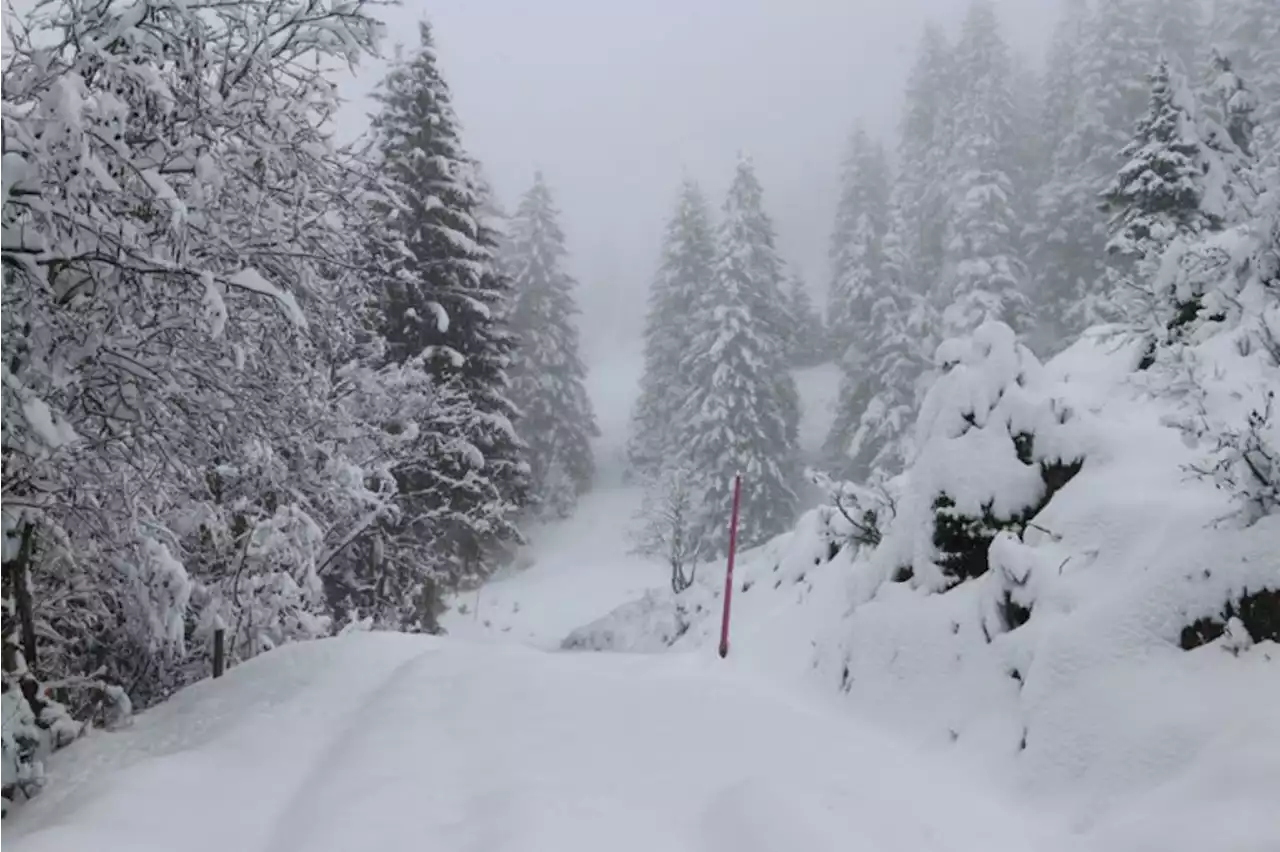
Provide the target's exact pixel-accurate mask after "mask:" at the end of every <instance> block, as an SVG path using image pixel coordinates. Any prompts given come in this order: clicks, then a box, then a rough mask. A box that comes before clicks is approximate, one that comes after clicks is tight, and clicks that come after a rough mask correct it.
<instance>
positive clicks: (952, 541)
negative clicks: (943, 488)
mask: <svg viewBox="0 0 1280 852" xmlns="http://www.w3.org/2000/svg"><path fill="white" fill-rule="evenodd" d="M1014 442H1015V446H1016V447H1017V452H1018V459H1019V460H1020V461H1021V462H1022V463H1023V464H1026V465H1028V466H1030V465H1031V464H1035V465H1037V466H1038V467H1039V469H1040V479H1041V481H1042V482H1043V483H1044V493H1043V495H1042V496H1041V498H1040V499H1039V500H1038V501H1037V502H1036V503H1035V504H1033V505H1031V506H1027V507H1025V508H1023V509H1022V510H1020V511H1017V512H1014V513H1013V514H1012V515H1010V516H1008V517H998V516H997V515H996V514H995V513H994V512H993V511H992V506H993V502H994V501H989V502H987V503H986V504H984V505H983V506H982V510H981V514H980V515H979V516H978V517H972V516H969V515H964V514H960V513H958V512H956V511H955V501H954V500H953V499H952V498H951V497H950V496H948V495H947V494H939V495H938V496H937V497H936V498H935V499H934V502H933V511H934V527H933V544H934V546H935V547H936V548H937V549H938V559H937V561H938V565H939V567H941V568H942V572H943V573H944V574H946V575H947V576H948V577H951V578H953V579H954V580H955V581H956V582H957V583H961V582H964V581H965V580H972V579H976V578H978V577H981V576H982V575H983V574H985V573H987V570H988V569H989V568H990V567H991V566H990V563H989V561H988V551H989V549H990V547H991V542H992V541H993V540H994V539H995V537H996V534H997V533H999V532H1001V531H1003V530H1011V531H1013V532H1015V533H1016V534H1017V535H1019V536H1021V535H1022V533H1023V532H1024V531H1025V529H1026V527H1027V525H1028V524H1029V523H1031V521H1032V519H1034V518H1035V516H1036V515H1038V514H1040V512H1041V511H1043V510H1044V508H1045V507H1046V506H1048V505H1049V501H1050V500H1052V499H1053V496H1054V495H1055V494H1057V493H1058V492H1059V491H1061V490H1062V489H1063V488H1064V487H1065V486H1066V484H1067V483H1068V482H1070V481H1071V480H1072V479H1073V478H1074V477H1075V475H1076V474H1078V473H1079V472H1080V470H1081V469H1082V468H1083V467H1084V459H1075V460H1072V461H1062V460H1052V461H1051V460H1041V461H1039V462H1036V461H1033V458H1034V455H1033V453H1034V447H1035V439H1034V436H1032V435H1030V434H1028V433H1019V434H1018V435H1017V436H1015V438H1014ZM1023 620H1024V621H1025V619H1023Z"/></svg>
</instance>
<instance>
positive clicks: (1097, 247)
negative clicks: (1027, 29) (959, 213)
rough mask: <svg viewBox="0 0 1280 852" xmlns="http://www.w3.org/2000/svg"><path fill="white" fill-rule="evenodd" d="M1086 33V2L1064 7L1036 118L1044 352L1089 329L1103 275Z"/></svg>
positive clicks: (1037, 338)
mask: <svg viewBox="0 0 1280 852" xmlns="http://www.w3.org/2000/svg"><path fill="white" fill-rule="evenodd" d="M1089 34H1090V19H1089V8H1088V5H1087V3H1086V2H1085V0H1064V2H1063V4H1062V10H1061V13H1060V17H1059V19H1058V22H1057V24H1056V26H1055V28H1054V33H1053V39H1052V42H1051V44H1050V48H1049V57H1048V63H1047V67H1046V69H1045V92H1044V99H1043V102H1042V107H1041V114H1040V128H1041V135H1042V137H1043V139H1044V140H1045V142H1046V143H1047V145H1046V147H1047V152H1046V156H1047V159H1048V162H1047V174H1046V175H1045V180H1044V182H1043V183H1042V184H1041V185H1040V187H1039V188H1038V189H1037V191H1036V197H1035V208H1034V210H1033V211H1032V213H1031V214H1030V215H1029V216H1028V219H1027V221H1028V222H1029V223H1030V224H1029V225H1028V227H1027V241H1028V251H1027V257H1028V262H1029V267H1030V269H1031V271H1032V280H1031V283H1030V292H1029V297H1030V299H1031V302H1032V312H1033V315H1034V318H1033V327H1032V329H1031V332H1030V334H1029V339H1030V341H1031V343H1032V348H1033V349H1034V350H1036V351H1038V352H1041V353H1048V352H1050V351H1052V350H1053V349H1054V348H1056V347H1057V346H1059V345H1060V344H1061V343H1062V342H1064V341H1066V340H1069V339H1070V338H1071V337H1072V335H1073V334H1075V333H1076V332H1078V331H1080V330H1081V328H1082V327H1083V326H1084V325H1085V324H1086V322H1087V320H1086V314H1085V312H1084V311H1083V310H1081V309H1080V305H1081V303H1082V300H1083V299H1084V298H1085V296H1086V294H1087V293H1088V292H1089V291H1090V290H1091V289H1092V288H1093V286H1094V284H1095V282H1096V281H1097V280H1098V279H1099V278H1100V277H1101V275H1102V273H1103V268H1104V267H1103V245H1104V239H1105V235H1104V230H1103V228H1102V223H1103V219H1102V216H1101V214H1100V213H1099V211H1098V210H1097V192H1098V188H1099V187H1098V181H1097V179H1096V178H1094V177H1093V176H1091V175H1090V173H1089V172H1088V171H1087V168H1086V164H1087V161H1088V159H1089V157H1090V155H1091V152H1090V151H1089V150H1088V149H1087V148H1086V144H1087V143H1086V142H1085V139H1084V136H1083V134H1082V130H1083V128H1082V126H1081V125H1082V121H1083V118H1084V114H1085V110H1086V105H1085V97H1086V93H1085V90H1084V80H1083V77H1084V69H1085V67H1086V60H1087V57H1086V50H1087V48H1088V45H1087V41H1086V40H1087V38H1088V37H1089Z"/></svg>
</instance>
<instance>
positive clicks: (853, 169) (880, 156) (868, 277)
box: [827, 125, 891, 360]
mask: <svg viewBox="0 0 1280 852" xmlns="http://www.w3.org/2000/svg"><path fill="white" fill-rule="evenodd" d="M890 179H891V176H890V172H889V162H888V157H887V156H886V155H885V152H884V148H883V147H882V146H881V145H879V144H878V143H876V142H873V141H872V139H871V137H870V136H869V135H868V134H867V131H866V129H865V128H864V127H862V126H861V125H859V126H857V127H856V128H855V129H854V132H853V134H852V135H851V136H850V137H849V144H848V147H847V149H846V152H845V158H844V163H843V165H842V167H841V171H840V200H839V202H838V205H837V207H836V218H835V226H834V227H833V228H832V231H831V243H830V251H829V257H830V259H831V283H830V284H829V285H828V288H827V332H828V334H829V335H830V339H831V345H830V348H831V353H832V357H833V358H835V359H837V360H840V359H842V358H843V357H844V352H845V350H846V349H847V348H848V347H849V346H850V345H852V344H854V343H855V342H856V340H857V338H858V336H859V334H860V333H861V331H862V330H863V324H864V323H865V321H866V320H865V317H866V307H867V304H866V302H865V294H866V291H867V288H868V287H869V286H873V284H874V282H875V281H876V280H877V279H879V277H880V275H881V273H882V270H883V266H884V236H885V233H886V231H887V230H888V219H889V192H890Z"/></svg>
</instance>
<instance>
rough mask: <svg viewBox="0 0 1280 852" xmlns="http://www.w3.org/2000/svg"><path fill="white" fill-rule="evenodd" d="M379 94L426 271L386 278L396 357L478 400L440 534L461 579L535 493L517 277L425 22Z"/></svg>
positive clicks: (392, 162)
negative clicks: (514, 358)
mask: <svg viewBox="0 0 1280 852" xmlns="http://www.w3.org/2000/svg"><path fill="white" fill-rule="evenodd" d="M377 99H378V103H379V105H380V110H379V112H378V114H377V115H376V116H375V117H374V123H373V126H374V131H375V134H376V138H377V141H378V148H379V153H380V154H381V157H382V162H383V169H384V177H385V180H386V181H387V183H388V184H389V185H390V187H391V189H392V190H393V191H394V193H395V204H394V206H393V207H392V208H391V209H390V210H389V211H388V219H389V221H390V222H391V223H392V224H393V226H394V227H395V228H396V230H397V231H398V233H399V234H400V235H401V240H402V250H401V256H400V257H399V258H398V260H399V262H400V265H401V267H402V268H403V269H405V270H407V271H409V272H410V273H417V274H416V275H413V274H411V275H409V276H404V275H401V276H399V277H400V279H401V280H402V282H405V281H407V282H408V283H401V284H400V285H399V286H394V287H391V288H388V290H387V292H386V294H385V298H384V304H383V308H382V311H381V318H382V319H381V322H382V328H383V332H384V334H385V336H386V338H387V340H388V342H389V344H390V350H389V354H390V357H391V358H392V359H393V360H395V361H403V360H406V359H410V358H416V357H419V356H422V357H424V358H425V363H426V364H427V366H428V368H429V369H430V370H431V372H432V373H433V374H435V375H437V376H439V377H441V378H442V379H444V380H456V381H457V382H458V384H459V386H460V387H461V388H462V389H463V391H464V392H465V393H466V395H467V396H468V397H469V398H470V400H471V402H472V404H473V406H474V408H475V410H476V416H475V417H474V418H472V419H471V420H470V421H469V428H471V429H472V430H473V431H472V432H471V433H470V434H468V435H467V436H466V437H467V440H468V441H469V443H471V444H472V445H473V446H474V447H475V448H476V450H477V451H478V452H477V453H476V454H475V455H474V456H473V457H470V458H468V459H467V462H466V464H465V465H464V466H462V467H460V468H458V469H455V470H452V471H451V475H452V476H453V478H454V480H455V481H456V483H457V485H458V489H457V493H456V494H454V495H452V497H451V503H452V504H453V506H454V507H455V509H456V513H455V516H454V522H453V523H451V524H450V525H449V528H448V529H444V530H439V531H436V533H435V534H434V536H433V538H434V539H435V542H436V546H437V547H438V548H439V549H440V550H441V551H442V552H447V553H449V554H450V556H451V558H452V559H453V561H454V563H455V566H454V570H455V571H456V573H457V576H458V577H477V576H482V575H483V574H484V573H486V571H488V570H491V569H492V567H493V566H492V561H493V558H494V557H493V555H492V553H493V551H494V550H497V549H500V548H502V547H504V546H505V545H508V544H510V543H511V542H513V541H515V540H517V539H518V537H519V533H518V531H517V530H516V528H515V526H514V523H513V519H514V515H515V513H516V511H517V510H518V509H519V507H520V505H522V504H523V502H524V501H525V499H526V496H527V494H526V492H527V485H528V484H527V465H526V463H525V462H524V461H523V460H522V459H521V458H520V454H521V446H520V442H519V439H518V438H517V435H516V431H515V427H514V425H513V421H514V419H515V412H516V409H515V407H514V406H513V405H512V404H511V402H510V400H509V399H508V396H507V395H508V391H509V389H508V384H509V380H508V377H507V374H506V367H507V362H508V360H509V359H510V357H511V352H512V348H513V345H514V339H513V336H512V335H511V333H510V332H509V330H508V329H506V328H505V327H503V325H502V322H501V317H502V316H504V315H505V314H506V310H507V309H506V305H505V302H506V301H507V300H508V299H509V298H510V291H511V285H510V282H509V280H507V279H506V278H505V277H504V276H503V275H502V274H501V272H500V271H499V270H498V268H497V266H496V265H495V263H494V259H493V254H494V249H495V238H496V235H495V234H494V233H493V232H492V231H491V230H490V229H488V228H486V227H482V223H480V222H479V221H478V218H477V217H478V214H479V212H480V209H479V208H480V197H479V192H478V190H479V182H478V179H477V176H476V172H475V167H474V163H473V162H472V160H471V159H470V158H469V157H468V156H467V155H466V153H465V152H464V151H463V148H462V144H461V141H460V138H459V127H458V122H457V118H456V117H455V115H454V112H453V107H452V99H451V94H450V92H449V88H448V86H447V85H446V83H445V81H444V79H443V77H442V75H441V73H440V69H439V67H438V63H437V60H436V53H435V49H434V47H433V44H432V36H431V29H430V27H429V26H428V25H427V24H426V23H425V22H424V23H422V24H420V25H419V44H418V46H417V48H416V49H414V50H413V51H412V52H411V53H410V54H409V55H408V56H407V57H402V58H400V59H399V60H398V61H397V62H396V63H395V64H394V65H393V67H392V69H391V71H390V72H389V73H388V75H387V77H386V78H385V80H384V81H383V83H382V86H381V87H380V89H379V90H378V92H377ZM413 279H416V280H413ZM410 285H412V286H410ZM406 474H407V475H410V476H411V475H412V474H411V472H406Z"/></svg>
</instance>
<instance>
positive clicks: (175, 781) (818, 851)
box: [5, 634, 1063, 852]
mask: <svg viewBox="0 0 1280 852" xmlns="http://www.w3.org/2000/svg"><path fill="white" fill-rule="evenodd" d="M53 773H54V777H53V779H51V780H52V781H53V782H54V783H53V784H52V785H51V787H50V789H49V791H48V792H47V793H46V794H45V795H42V796H41V797H39V798H38V799H37V800H35V801H34V802H32V803H31V805H30V807H28V808H27V809H25V811H24V812H23V813H21V814H19V815H18V817H17V818H16V819H14V820H12V821H10V822H9V823H8V824H7V825H6V827H5V839H6V840H7V841H8V843H9V844H10V845H8V846H7V847H6V848H8V849H10V850H11V852H66V850H72V849H83V850H94V852H125V850H127V852H151V850H156V851H157V852H159V850H165V851H166V852H167V850H172V849H181V850H183V852H227V850H236V851H237V852H292V850H298V852H302V850H306V852H360V850H379V852H382V851H383V850H396V849H430V850H440V852H451V850H460V852H461V850H466V852H507V851H508V850H509V852H516V850H520V852H540V850H548V852H578V850H582V852H587V850H591V851H592V852H594V850H600V849H609V850H614V852H625V850H632V849H634V850H644V852H653V850H664V852H679V850H691V851H692V850H700V851H701V852H756V850H759V852H766V850H769V852H773V850H785V852H799V851H800V850H803V851H804V852H824V850H849V849H866V850H875V852H892V850H904V852H905V850H912V851H913V852H914V851H915V850H920V852H923V850H947V852H960V851H961V850H981V852H1000V850H1006V849H1007V850H1020V852H1022V850H1027V849H1036V850H1048V849H1051V848H1052V849H1060V848H1063V847H1060V846H1050V845H1048V844H1047V843H1046V842H1045V838H1046V834H1045V832H1044V830H1043V827H1041V826H1037V825H1034V824H1031V823H1030V822H1028V820H1027V818H1026V817H1025V816H1024V815H1023V814H1022V813H1020V812H1017V811H1015V810H1014V809H1012V808H1010V807H1006V806H1005V804H1004V803H1003V802H1000V801H997V800H995V799H993V798H991V797H990V795H988V794H986V793H985V792H980V791H978V790H975V789H974V786H973V785H972V784H969V783H966V782H965V780H964V778H962V777H952V776H951V775H949V774H948V773H947V772H945V771H942V770H941V769H940V767H939V766H938V765H937V764H936V763H935V762H927V761H926V760H924V759H923V758H921V757H919V756H918V755H916V754H915V753H912V752H910V751H908V750H905V749H904V748H902V747H900V746H897V745H893V744H889V743H886V742H884V741H882V740H879V739H877V738H874V737H872V736H870V735H868V734H866V733H865V732H860V731H859V730H858V729H855V728H853V727H851V726H850V724H849V722H848V720H847V719H846V718H841V717H838V716H834V715H829V714H828V713H827V712H826V711H825V709H823V708H819V707H816V706H809V705H806V704H805V703H802V702H800V701H799V700H798V699H796V698H795V697H793V696H790V695H788V694H785V693H783V692H781V691H776V690H774V689H773V688H772V687H770V686H768V685H767V684H766V683H765V682H763V681H761V680H760V679H759V678H755V677H746V676H744V675H743V674H741V673H739V672H737V670H736V669H735V667H734V666H733V664H732V663H729V664H723V663H721V662H720V661H718V660H716V659H715V658H714V657H710V658H708V657H704V656H702V655H664V656H652V657H642V656H629V655H613V654H610V655H590V654H548V653H543V652H539V651H535V650H531V649H527V648H520V647H516V646H505V645H494V644H484V645H475V644H470V643H464V642H459V641H457V640H438V639H431V638H421V637H408V636H393V635H368V634H365V635H354V636H346V637H341V638H338V639H334V640H326V641H322V642H316V643H307V644H302V645H295V646H291V647H287V648H283V649H281V650H279V651H276V652H274V653H271V654H268V655H265V656H264V657H261V658H259V659H256V660H253V661H251V662H250V663H248V664H246V665H243V666H240V667H237V668H236V669H234V670H233V671H231V672H230V673H229V674H228V676H227V677H226V678H225V679H223V680H222V681H220V682H208V681H207V682H204V683H201V684H198V685H197V686H195V687H193V688H191V689H188V690H186V691H184V692H183V693H181V694H180V695H178V696H177V697H176V698H175V699H173V700H172V701H170V702H168V703H166V704H164V705H162V706H160V707H159V708H157V709H155V710H154V711H152V712H149V713H146V714H143V715H142V716H140V717H138V718H137V719H136V720H135V722H134V725H133V727H132V728H131V729H130V730H128V731H125V732H121V733H117V734H112V735H99V736H97V737H96V738H95V739H94V740H93V741H90V742H86V743H82V744H80V745H78V746H77V747H75V748H72V749H70V750H68V751H67V752H64V753H63V754H61V755H59V757H58V759H55V761H54V764H53Z"/></svg>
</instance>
